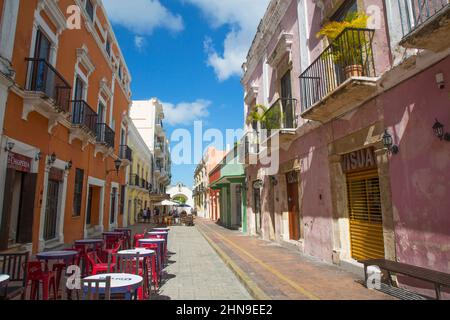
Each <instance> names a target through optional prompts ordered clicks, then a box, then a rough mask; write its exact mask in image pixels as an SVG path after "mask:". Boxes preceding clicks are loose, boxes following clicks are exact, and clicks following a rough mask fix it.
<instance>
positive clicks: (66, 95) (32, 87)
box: [26, 58, 72, 113]
mask: <svg viewBox="0 0 450 320" xmlns="http://www.w3.org/2000/svg"><path fill="white" fill-rule="evenodd" d="M26 61H27V63H28V72H29V74H30V80H29V81H28V83H27V85H26V90H27V91H35V92H42V93H44V94H45V95H46V96H47V97H48V98H50V99H52V100H53V102H54V105H55V107H56V109H57V111H58V112H67V113H68V112H70V103H69V101H70V92H71V91H72V88H71V86H70V85H69V83H68V82H67V81H66V80H65V79H64V78H63V76H62V75H61V74H60V73H59V72H58V71H57V70H56V69H55V68H54V67H53V66H52V65H50V64H49V63H48V62H47V61H46V60H44V59H35V58H27V59H26Z"/></svg>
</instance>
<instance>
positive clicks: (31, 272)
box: [25, 261, 43, 280]
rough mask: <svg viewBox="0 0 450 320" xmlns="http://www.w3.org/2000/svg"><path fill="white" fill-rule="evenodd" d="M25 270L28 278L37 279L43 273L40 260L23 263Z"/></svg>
mask: <svg viewBox="0 0 450 320" xmlns="http://www.w3.org/2000/svg"><path fill="white" fill-rule="evenodd" d="M25 270H26V275H27V279H28V280H39V278H40V277H41V276H42V274H43V270H42V262H40V261H30V262H27V263H26V264H25Z"/></svg>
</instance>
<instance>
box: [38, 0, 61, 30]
mask: <svg viewBox="0 0 450 320" xmlns="http://www.w3.org/2000/svg"><path fill="white" fill-rule="evenodd" d="M37 10H38V12H39V13H40V12H41V11H42V10H45V12H46V13H47V15H48V17H49V18H50V19H51V20H52V22H53V23H54V24H55V26H56V28H57V29H58V31H57V33H58V35H59V34H61V32H63V31H64V30H65V29H66V27H67V22H66V16H65V15H64V14H63V13H62V12H61V10H60V9H59V6H58V2H57V1H51V0H39V3H38V7H37Z"/></svg>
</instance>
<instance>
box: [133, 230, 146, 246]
mask: <svg viewBox="0 0 450 320" xmlns="http://www.w3.org/2000/svg"><path fill="white" fill-rule="evenodd" d="M144 238H145V233H138V234H135V235H134V246H135V247H136V248H138V247H139V240H140V239H144Z"/></svg>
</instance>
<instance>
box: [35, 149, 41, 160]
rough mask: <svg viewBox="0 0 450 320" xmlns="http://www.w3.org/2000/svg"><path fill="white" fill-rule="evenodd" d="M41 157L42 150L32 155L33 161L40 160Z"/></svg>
mask: <svg viewBox="0 0 450 320" xmlns="http://www.w3.org/2000/svg"><path fill="white" fill-rule="evenodd" d="M41 159H42V152H41V151H39V152H38V153H36V155H35V156H34V161H40V160H41Z"/></svg>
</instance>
